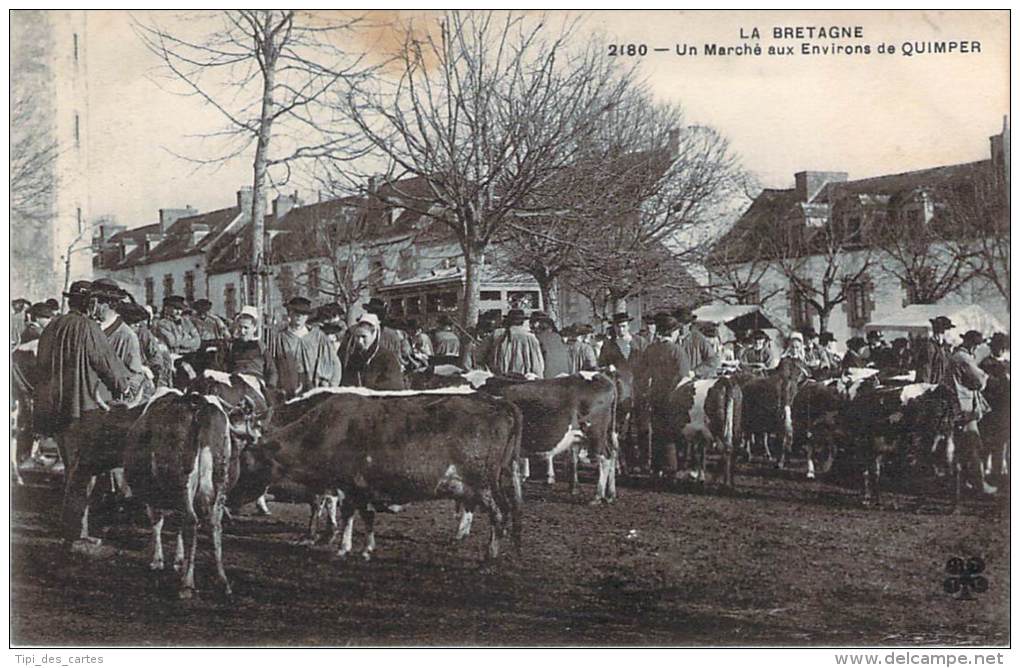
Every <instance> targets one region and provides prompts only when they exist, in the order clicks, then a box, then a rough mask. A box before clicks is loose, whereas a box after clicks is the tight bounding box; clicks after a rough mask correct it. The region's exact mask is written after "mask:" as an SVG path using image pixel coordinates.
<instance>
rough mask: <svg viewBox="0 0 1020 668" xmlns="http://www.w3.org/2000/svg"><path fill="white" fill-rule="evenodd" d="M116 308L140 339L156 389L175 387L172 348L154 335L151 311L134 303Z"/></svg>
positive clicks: (143, 356)
mask: <svg viewBox="0 0 1020 668" xmlns="http://www.w3.org/2000/svg"><path fill="white" fill-rule="evenodd" d="M116 308H117V312H118V313H119V314H120V317H121V319H123V320H124V322H126V323H127V324H128V326H130V327H131V328H132V329H133V330H134V332H135V335H136V336H137V337H138V348H139V350H141V353H142V364H143V365H144V366H145V368H146V369H148V371H149V372H150V373H151V374H152V376H151V380H152V383H153V385H155V386H156V387H170V386H171V385H173V375H174V361H173V356H172V355H171V353H170V346H168V345H167V344H166V342H165V341H163V340H162V339H160V338H159V337H158V336H156V335H155V334H154V333H153V331H152V327H151V320H152V314H151V313H150V312H149V309H148V308H146V307H145V306H142V305H141V304H136V303H134V302H122V303H120V304H118V305H117V307H116ZM146 375H148V374H146Z"/></svg>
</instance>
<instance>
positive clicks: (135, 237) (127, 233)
mask: <svg viewBox="0 0 1020 668" xmlns="http://www.w3.org/2000/svg"><path fill="white" fill-rule="evenodd" d="M159 231H160V227H159V223H153V224H152V225H143V226H141V227H135V228H133V229H130V230H123V231H121V232H118V233H117V234H114V235H113V236H112V237H110V238H109V239H108V240H107V243H110V244H120V243H135V244H141V243H143V242H144V241H145V236H146V235H148V234H158V233H159Z"/></svg>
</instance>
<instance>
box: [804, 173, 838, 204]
mask: <svg viewBox="0 0 1020 668" xmlns="http://www.w3.org/2000/svg"><path fill="white" fill-rule="evenodd" d="M846 179H847V173H846V172H797V173H796V174H794V175H793V180H794V184H795V187H796V191H797V199H798V200H799V201H801V202H810V201H811V200H813V199H814V198H815V195H817V194H818V193H819V192H820V191H821V190H822V188H824V187H825V184H827V183H844V182H845V181H846Z"/></svg>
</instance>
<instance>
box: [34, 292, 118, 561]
mask: <svg viewBox="0 0 1020 668" xmlns="http://www.w3.org/2000/svg"><path fill="white" fill-rule="evenodd" d="M65 295H66V296H67V298H68V306H69V307H70V310H69V312H68V313H66V314H64V315H61V316H58V317H56V318H54V319H53V321H52V322H51V323H50V324H49V326H48V327H46V329H44V330H43V333H42V335H41V336H40V337H39V346H38V352H37V363H36V380H37V383H36V387H35V430H36V431H37V432H38V433H40V434H42V435H44V436H53V437H55V438H56V440H57V445H58V447H59V448H60V456H61V458H62V459H63V461H64V464H65V470H64V475H65V480H66V481H67V482H66V483H65V487H64V505H63V509H62V511H61V515H62V523H63V530H62V533H63V538H64V545H65V546H66V547H67V548H69V549H70V550H72V551H75V552H85V553H89V554H91V553H92V546H94V545H96V544H98V542H99V541H98V540H96V539H93V538H90V537H89V535H88V519H87V514H86V511H87V501H86V492H87V489H88V485H89V478H88V477H86V476H82V475H80V474H77V473H76V466H77V462H78V461H79V453H80V452H81V449H82V448H87V447H92V445H93V439H94V436H95V433H96V431H97V426H98V425H100V424H102V423H104V420H105V416H106V414H107V411H106V410H105V408H106V406H107V401H106V399H105V398H104V396H103V395H106V396H111V395H112V396H114V397H120V396H130V395H132V394H133V393H134V391H135V390H136V389H137V388H136V387H133V386H132V374H131V373H130V372H129V371H128V369H127V368H126V367H125V366H124V363H123V362H122V361H121V360H120V358H118V357H117V354H116V353H115V352H114V351H113V348H111V347H110V342H109V341H108V340H107V338H106V336H105V335H104V334H103V330H102V329H101V328H100V326H99V323H97V322H96V321H95V320H94V319H93V318H92V317H90V315H89V314H90V313H93V312H95V311H96V301H97V299H111V298H112V297H113V295H111V294H108V293H107V292H106V290H104V289H102V288H100V289H99V290H98V291H97V293H96V295H93V293H92V283H91V282H90V281H75V282H74V283H72V284H71V287H70V290H69V291H68V292H67V293H65Z"/></svg>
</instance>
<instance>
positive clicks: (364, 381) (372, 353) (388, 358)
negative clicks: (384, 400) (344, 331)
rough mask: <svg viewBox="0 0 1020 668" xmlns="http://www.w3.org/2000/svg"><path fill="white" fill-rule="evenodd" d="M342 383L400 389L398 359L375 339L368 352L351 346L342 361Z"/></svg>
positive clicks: (375, 388)
mask: <svg viewBox="0 0 1020 668" xmlns="http://www.w3.org/2000/svg"><path fill="white" fill-rule="evenodd" d="M341 384H342V385H348V386H353V387H367V388H368V389H370V390H402V389H404V375H403V373H402V372H401V368H400V360H398V359H397V356H396V355H394V354H393V353H392V352H391V351H390V350H389V349H387V348H384V347H382V346H381V345H379V341H378V340H377V341H376V342H375V344H374V345H373V346H372V349H370V350H369V351H368V352H361V351H359V350H357V349H356V348H351V350H350V353H349V355H348V357H347V360H346V362H345V363H344V375H343V381H342V382H341Z"/></svg>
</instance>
